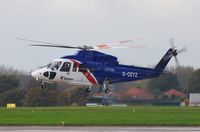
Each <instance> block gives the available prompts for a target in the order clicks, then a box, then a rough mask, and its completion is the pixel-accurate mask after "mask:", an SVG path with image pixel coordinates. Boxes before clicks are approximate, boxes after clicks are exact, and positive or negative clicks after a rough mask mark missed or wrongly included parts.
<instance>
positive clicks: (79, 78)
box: [18, 38, 186, 93]
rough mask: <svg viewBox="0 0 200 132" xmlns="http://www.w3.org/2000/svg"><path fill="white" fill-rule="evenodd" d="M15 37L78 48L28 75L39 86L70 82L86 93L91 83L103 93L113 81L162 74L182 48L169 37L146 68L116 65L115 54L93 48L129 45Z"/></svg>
mask: <svg viewBox="0 0 200 132" xmlns="http://www.w3.org/2000/svg"><path fill="white" fill-rule="evenodd" d="M18 39H20V40H24V41H30V42H34V43H37V44H32V45H31V46H42V47H53V48H67V49H78V51H77V53H76V54H75V55H68V56H63V57H60V58H57V59H54V60H53V61H52V62H51V63H50V64H48V65H46V66H44V67H42V68H39V69H37V70H35V71H33V72H32V73H31V76H32V77H33V78H35V79H36V80H38V81H41V88H45V83H69V84H72V85H81V86H87V88H86V92H90V91H91V89H92V86H96V85H98V86H99V88H100V89H103V91H104V92H105V93H109V92H110V85H112V84H114V83H121V82H129V81H137V80H143V79H150V78H155V77H158V76H159V75H161V74H162V73H164V69H165V67H166V66H167V64H168V63H169V61H170V60H171V58H172V57H175V60H176V63H177V64H178V59H177V55H178V54H179V53H181V52H184V51H186V48H182V49H180V50H178V49H177V48H176V47H175V46H174V42H173V40H172V39H171V40H170V42H171V45H172V47H171V48H169V49H168V50H167V52H166V53H165V55H164V56H163V57H162V58H161V60H160V61H159V62H158V64H157V65H156V66H155V67H154V68H148V67H139V66H131V65H124V64H120V63H119V61H118V58H117V57H116V56H113V55H109V54H105V53H102V52H100V51H97V49H107V48H131V47H130V46H129V47H126V46H121V47H119V46H117V47H115V46H113V45H112V44H101V45H97V46H88V45H83V46H66V45H60V44H55V43H49V42H41V41H35V40H29V39H23V38H18ZM130 41H131V40H126V41H120V42H118V43H119V44H124V43H127V42H130ZM38 43H39V44H38ZM132 47H134V46H132ZM136 47H138V46H136ZM139 47H142V46H139Z"/></svg>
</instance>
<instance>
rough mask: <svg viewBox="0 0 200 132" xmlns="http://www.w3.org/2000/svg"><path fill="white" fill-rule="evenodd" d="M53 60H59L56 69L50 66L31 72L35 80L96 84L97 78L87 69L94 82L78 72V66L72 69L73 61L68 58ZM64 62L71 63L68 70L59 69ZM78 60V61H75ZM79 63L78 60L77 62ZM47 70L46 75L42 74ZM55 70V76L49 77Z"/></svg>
mask: <svg viewBox="0 0 200 132" xmlns="http://www.w3.org/2000/svg"><path fill="white" fill-rule="evenodd" d="M54 62H61V63H60V65H59V67H58V69H56V68H50V67H44V68H41V69H38V70H35V71H33V72H32V73H31V75H32V76H33V77H34V78H36V79H37V80H38V79H39V80H43V81H44V82H56V83H59V82H62V83H64V82H65V83H69V84H73V85H86V86H92V85H96V84H98V82H97V80H96V79H95V77H94V75H93V74H92V73H90V72H89V70H87V73H86V74H89V75H90V78H91V77H92V78H93V79H94V80H95V82H96V84H95V83H93V82H92V81H91V80H90V79H88V77H87V76H86V75H84V73H82V72H79V67H77V68H76V70H73V67H74V65H75V63H74V61H72V60H70V59H55V60H53V62H52V63H54ZM65 62H68V63H70V64H71V66H70V68H69V70H68V71H61V68H62V66H63V64H64V63H65ZM77 62H78V61H77ZM78 63H79V64H80V62H78ZM45 72H48V77H45V76H44V73H45ZM51 72H55V73H56V76H55V78H53V79H49V77H50V73H51Z"/></svg>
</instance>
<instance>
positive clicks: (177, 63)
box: [174, 56, 180, 67]
mask: <svg viewBox="0 0 200 132" xmlns="http://www.w3.org/2000/svg"><path fill="white" fill-rule="evenodd" d="M174 58H175V62H176V65H177V67H179V66H180V65H179V61H178V58H177V57H176V56H174Z"/></svg>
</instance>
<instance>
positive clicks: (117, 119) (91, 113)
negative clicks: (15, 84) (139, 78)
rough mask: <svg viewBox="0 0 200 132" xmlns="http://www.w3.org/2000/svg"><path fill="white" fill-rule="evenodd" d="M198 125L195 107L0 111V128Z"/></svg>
mask: <svg viewBox="0 0 200 132" xmlns="http://www.w3.org/2000/svg"><path fill="white" fill-rule="evenodd" d="M63 122H64V125H65V126H89V125H95V126H103V125H105V126H106V125H113V126H114V125H120V126H134V125H139V126H140V125H145V126H162V125H163V126H164V125H169V126H200V108H198V107H150V106H144V107H139V106H138V107H44V108H43V107H35V108H34V107H31V108H29V107H28V108H16V109H6V108H0V125H46V126H48V125H52V126H60V125H63Z"/></svg>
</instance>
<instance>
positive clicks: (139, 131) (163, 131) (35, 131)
mask: <svg viewBox="0 0 200 132" xmlns="http://www.w3.org/2000/svg"><path fill="white" fill-rule="evenodd" d="M66 131H67V132H200V127H136V126H135V127H131V126H128V127H124V126H123V127H120V126H117V127H113V126H106V127H103V126H101V127H95V126H93V127H47V126H44V127H43V126H40V127H38V126H30V127H28V126H25V127H23V126H19V127H10V126H5V127H0V132H66Z"/></svg>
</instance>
